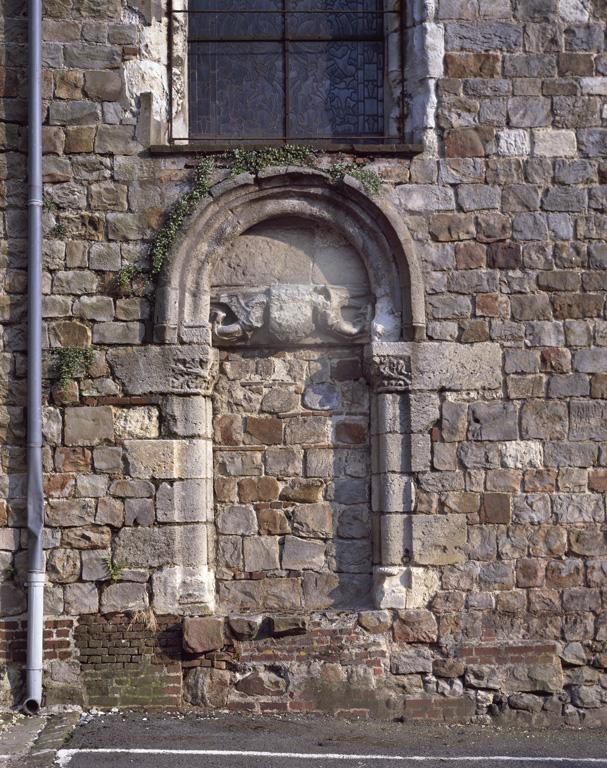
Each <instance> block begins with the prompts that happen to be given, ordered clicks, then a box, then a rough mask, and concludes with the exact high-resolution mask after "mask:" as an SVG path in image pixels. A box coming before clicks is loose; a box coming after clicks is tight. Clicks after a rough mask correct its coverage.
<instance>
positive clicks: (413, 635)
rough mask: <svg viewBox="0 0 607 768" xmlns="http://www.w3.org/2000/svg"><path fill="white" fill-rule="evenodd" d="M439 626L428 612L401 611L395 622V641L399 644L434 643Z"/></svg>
mask: <svg viewBox="0 0 607 768" xmlns="http://www.w3.org/2000/svg"><path fill="white" fill-rule="evenodd" d="M437 637H438V625H437V623H436V619H435V618H434V616H433V614H432V613H431V612H430V611H427V610H409V611H399V612H398V618H397V620H396V621H395V622H394V640H395V641H396V642H397V643H434V642H436V639H437Z"/></svg>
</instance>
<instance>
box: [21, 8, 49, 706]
mask: <svg viewBox="0 0 607 768" xmlns="http://www.w3.org/2000/svg"><path fill="white" fill-rule="evenodd" d="M28 39H29V51H28V88H29V94H28V96H29V125H28V179H29V190H28V191H29V194H28V213H29V220H28V323H27V336H28V347H27V360H28V381H27V528H28V580H27V583H28V611H27V666H26V675H27V680H26V696H25V701H24V703H23V709H24V711H25V712H26V713H27V714H30V715H35V714H37V713H38V712H39V710H40V705H41V701H42V648H43V633H44V553H43V550H42V534H43V528H44V509H43V507H44V496H43V491H42V320H41V318H42V98H41V88H40V81H41V75H42V69H41V67H42V0H28Z"/></svg>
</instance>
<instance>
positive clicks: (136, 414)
mask: <svg viewBox="0 0 607 768" xmlns="http://www.w3.org/2000/svg"><path fill="white" fill-rule="evenodd" d="M114 431H115V434H116V437H117V438H120V439H126V440H132V439H144V438H148V437H158V433H159V427H158V410H157V409H156V408H153V407H151V406H145V407H141V408H114Z"/></svg>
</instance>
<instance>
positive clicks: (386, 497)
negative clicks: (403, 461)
mask: <svg viewBox="0 0 607 768" xmlns="http://www.w3.org/2000/svg"><path fill="white" fill-rule="evenodd" d="M371 497H372V505H373V511H374V512H411V511H412V510H413V508H414V506H415V484H414V482H413V480H412V478H411V477H409V476H407V475H403V474H374V475H373V477H372V489H371Z"/></svg>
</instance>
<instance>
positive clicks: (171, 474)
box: [124, 440, 213, 480]
mask: <svg viewBox="0 0 607 768" xmlns="http://www.w3.org/2000/svg"><path fill="white" fill-rule="evenodd" d="M124 447H125V457H126V464H127V467H128V472H129V474H130V475H131V476H132V477H138V478H158V479H167V480H170V479H180V478H183V479H187V480H189V479H207V478H210V477H211V474H212V466H213V465H212V460H213V459H212V444H211V442H210V441H209V440H126V441H125V443H124Z"/></svg>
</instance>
